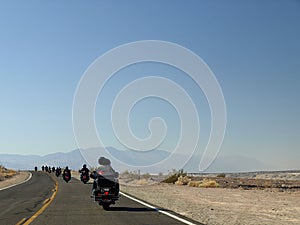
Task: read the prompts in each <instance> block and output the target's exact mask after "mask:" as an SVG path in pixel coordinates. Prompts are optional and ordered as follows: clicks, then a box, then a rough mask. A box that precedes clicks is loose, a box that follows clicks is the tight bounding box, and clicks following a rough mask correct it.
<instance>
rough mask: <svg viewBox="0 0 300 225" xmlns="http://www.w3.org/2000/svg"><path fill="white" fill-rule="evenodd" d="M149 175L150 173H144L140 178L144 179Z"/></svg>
mask: <svg viewBox="0 0 300 225" xmlns="http://www.w3.org/2000/svg"><path fill="white" fill-rule="evenodd" d="M150 177H151V175H150V174H149V173H145V174H143V175H142V178H143V179H146V180H148V179H149V178H150Z"/></svg>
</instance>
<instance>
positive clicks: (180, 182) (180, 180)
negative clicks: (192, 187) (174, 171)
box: [175, 176, 191, 185]
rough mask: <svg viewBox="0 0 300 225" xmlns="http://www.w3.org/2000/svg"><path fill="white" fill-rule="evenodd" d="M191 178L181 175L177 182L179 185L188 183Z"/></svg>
mask: <svg viewBox="0 0 300 225" xmlns="http://www.w3.org/2000/svg"><path fill="white" fill-rule="evenodd" d="M190 181H191V179H189V178H188V177H187V176H179V177H178V179H177V181H176V182H175V184H177V185H187V184H188V183H189V182H190Z"/></svg>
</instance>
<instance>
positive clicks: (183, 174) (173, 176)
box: [163, 169, 187, 184]
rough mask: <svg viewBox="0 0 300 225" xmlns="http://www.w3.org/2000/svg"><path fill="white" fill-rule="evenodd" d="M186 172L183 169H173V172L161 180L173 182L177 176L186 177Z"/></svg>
mask: <svg viewBox="0 0 300 225" xmlns="http://www.w3.org/2000/svg"><path fill="white" fill-rule="evenodd" d="M186 175H187V173H186V172H184V171H183V169H181V170H179V171H176V170H173V172H172V173H171V174H170V176H169V177H168V178H167V179H165V180H164V181H163V182H164V183H169V184H171V183H172V184H175V182H176V181H177V180H178V178H179V177H180V176H182V177H186Z"/></svg>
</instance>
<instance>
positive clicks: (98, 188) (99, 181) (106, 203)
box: [91, 173, 119, 210]
mask: <svg viewBox="0 0 300 225" xmlns="http://www.w3.org/2000/svg"><path fill="white" fill-rule="evenodd" d="M91 177H92V178H94V179H95V180H94V184H93V186H94V190H93V196H92V197H93V198H94V200H95V202H98V204H99V205H101V206H102V207H103V209H104V210H109V209H110V205H111V204H115V203H116V201H117V200H119V182H118V179H117V177H118V173H115V174H114V176H107V175H106V176H104V175H101V174H97V175H96V176H93V175H91Z"/></svg>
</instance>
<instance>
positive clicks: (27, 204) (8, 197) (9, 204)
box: [0, 172, 54, 225]
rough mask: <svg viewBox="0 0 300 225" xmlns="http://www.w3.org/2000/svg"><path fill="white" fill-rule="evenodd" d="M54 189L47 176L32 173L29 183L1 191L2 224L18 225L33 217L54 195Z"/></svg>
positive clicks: (0, 215)
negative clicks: (21, 221) (17, 224)
mask: <svg viewBox="0 0 300 225" xmlns="http://www.w3.org/2000/svg"><path fill="white" fill-rule="evenodd" d="M53 187H54V182H53V180H52V179H51V178H50V177H49V176H48V175H47V174H45V173H42V172H32V178H31V179H30V180H29V181H27V182H25V183H23V184H20V185H17V186H14V187H11V188H8V189H5V190H2V191H0V224H2V225H10V224H16V223H18V222H19V221H20V220H22V219H23V218H29V217H31V216H32V215H33V214H34V213H35V212H36V211H37V210H38V209H39V208H41V207H42V205H43V201H44V200H45V199H46V198H49V196H51V195H52V193H53V192H52V189H53Z"/></svg>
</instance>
